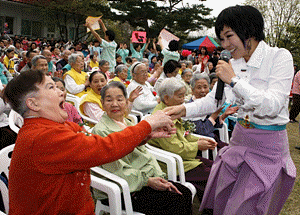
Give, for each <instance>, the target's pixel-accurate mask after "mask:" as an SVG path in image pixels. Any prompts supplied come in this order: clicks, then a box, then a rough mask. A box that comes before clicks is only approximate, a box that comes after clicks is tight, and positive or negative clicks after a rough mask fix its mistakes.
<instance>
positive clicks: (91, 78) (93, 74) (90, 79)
mask: <svg viewBox="0 0 300 215" xmlns="http://www.w3.org/2000/svg"><path fill="white" fill-rule="evenodd" d="M97 73H100V74H102V75H103V76H104V78H105V80H107V77H106V75H105V73H104V72H102V71H100V70H98V71H94V72H92V74H90V77H89V82H90V83H91V82H92V80H93V77H94V76H95V75H96V74H97Z"/></svg>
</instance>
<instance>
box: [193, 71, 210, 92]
mask: <svg viewBox="0 0 300 215" xmlns="http://www.w3.org/2000/svg"><path fill="white" fill-rule="evenodd" d="M200 79H205V80H206V81H207V83H208V84H210V79H209V77H208V75H207V74H206V73H195V74H194V75H193V78H192V79H191V81H190V84H191V87H192V89H194V87H195V84H196V81H198V80H200Z"/></svg>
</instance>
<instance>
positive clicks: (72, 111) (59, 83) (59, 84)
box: [52, 77, 82, 124]
mask: <svg viewBox="0 0 300 215" xmlns="http://www.w3.org/2000/svg"><path fill="white" fill-rule="evenodd" d="M52 80H53V81H54V82H55V86H56V88H58V89H60V90H61V91H62V92H63V96H64V102H65V103H64V108H65V110H66V111H67V113H68V118H67V119H66V121H67V122H75V123H77V124H79V123H82V119H81V116H80V115H79V113H78V111H77V109H76V108H75V107H74V105H72V104H71V103H69V102H66V97H67V90H66V84H65V82H64V80H62V79H61V78H57V77H52Z"/></svg>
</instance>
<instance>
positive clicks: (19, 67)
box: [17, 51, 27, 72]
mask: <svg viewBox="0 0 300 215" xmlns="http://www.w3.org/2000/svg"><path fill="white" fill-rule="evenodd" d="M26 53H27V51H22V52H21V59H22V60H21V62H20V63H19V65H18V68H17V71H18V72H20V71H21V69H22V68H23V67H24V66H25V65H26V64H27V58H26Z"/></svg>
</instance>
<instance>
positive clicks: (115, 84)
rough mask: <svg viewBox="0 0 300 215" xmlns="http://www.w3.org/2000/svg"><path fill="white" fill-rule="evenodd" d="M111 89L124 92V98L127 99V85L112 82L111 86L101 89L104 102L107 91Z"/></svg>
mask: <svg viewBox="0 0 300 215" xmlns="http://www.w3.org/2000/svg"><path fill="white" fill-rule="evenodd" d="M110 88H119V89H120V90H122V92H123V95H124V97H125V98H127V90H126V87H125V85H124V84H123V83H121V82H119V81H112V82H110V83H109V84H107V85H105V86H104V87H103V88H102V89H101V91H100V95H101V99H102V100H104V98H105V95H106V91H107V90H108V89H110Z"/></svg>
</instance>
